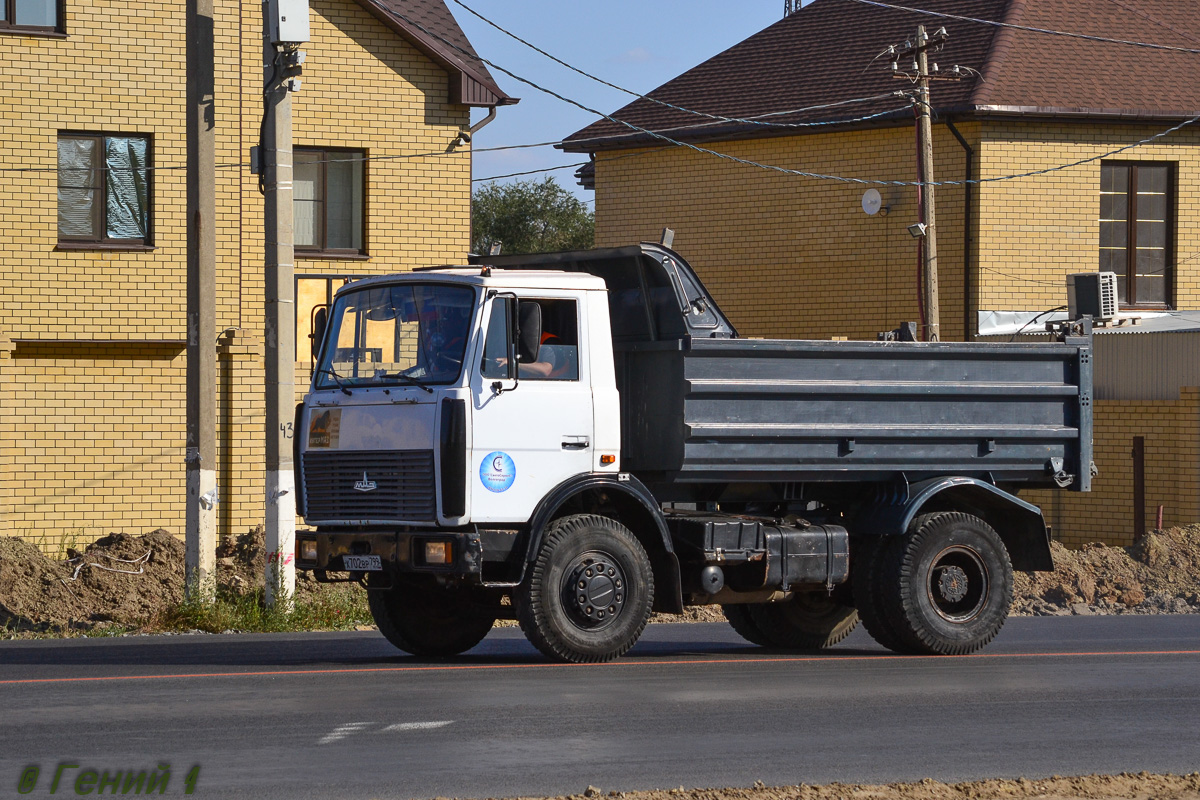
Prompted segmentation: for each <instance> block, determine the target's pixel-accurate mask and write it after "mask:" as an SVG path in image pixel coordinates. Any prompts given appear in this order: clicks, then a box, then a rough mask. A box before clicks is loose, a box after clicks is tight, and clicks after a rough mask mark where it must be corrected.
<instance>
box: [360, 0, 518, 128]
mask: <svg viewBox="0 0 1200 800" xmlns="http://www.w3.org/2000/svg"><path fill="white" fill-rule="evenodd" d="M356 2H357V3H358V4H359V5H360V6H362V7H363V8H365V9H366V10H367V11H369V12H370V13H371V14H372V15H373V16H374V17H375V18H376V19H378V20H379V21H380V22H382V23H383V24H384V25H386V26H388V27H389V28H391V29H392V30H393V31H395V32H396V33H398V34H400V35H401V36H403V37H404V38H405V39H407V40H408V41H410V42H412V43H413V44H414V45H415V46H416V47H417V48H418V49H419V50H421V52H423V53H425V55H427V56H429V57H430V58H432V59H433V60H434V61H436V62H437V63H439V64H441V65H442V66H443V67H445V68H446V69H447V70H448V71H449V72H450V75H451V82H450V99H451V100H452V101H453V102H458V103H462V104H463V105H468V106H498V105H499V106H503V105H512V104H513V103H516V102H517V99H516V98H513V97H509V96H508V95H506V94H505V93H504V92H503V91H502V90H501V89H500V87H499V86H498V85H497V84H496V81H495V79H494V78H493V77H492V75H491V73H490V72H488V69H487V67H486V66H485V65H484V63H483V62H482V61H480V60H479V54H478V53H476V52H475V48H473V47H472V46H471V42H470V41H469V40H468V39H467V35H466V34H465V33H463V31H462V28H460V27H458V22H457V21H455V19H454V15H453V14H451V13H450V9H449V8H447V7H446V3H445V2H444V0H356ZM464 51H465V52H464Z"/></svg>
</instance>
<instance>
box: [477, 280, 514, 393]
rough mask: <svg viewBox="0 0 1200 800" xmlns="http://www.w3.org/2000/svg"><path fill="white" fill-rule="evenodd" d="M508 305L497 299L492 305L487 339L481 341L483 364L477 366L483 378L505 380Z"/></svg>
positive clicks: (506, 374) (506, 372) (506, 371)
mask: <svg viewBox="0 0 1200 800" xmlns="http://www.w3.org/2000/svg"><path fill="white" fill-rule="evenodd" d="M507 360H508V304H507V303H503V302H501V301H500V300H499V299H497V300H495V301H494V302H493V303H492V314H491V316H490V317H489V319H488V327H487V338H485V339H484V340H483V363H481V364H480V365H479V368H480V372H481V374H482V375H483V377H485V378H505V377H507V376H508V368H507V367H506V366H505V362H506V361H507Z"/></svg>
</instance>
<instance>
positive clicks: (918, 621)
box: [881, 511, 1013, 655]
mask: <svg viewBox="0 0 1200 800" xmlns="http://www.w3.org/2000/svg"><path fill="white" fill-rule="evenodd" d="M909 531H910V532H909V534H908V535H907V536H905V537H903V538H902V539H900V540H899V541H897V542H896V544H895V545H894V546H893V547H890V548H888V550H887V552H886V555H885V563H884V564H883V565H882V570H881V571H882V575H881V578H882V587H883V590H884V592H885V594H884V596H883V600H884V610H885V612H886V614H887V617H888V620H889V621H890V622H891V624H892V628H893V630H894V631H895V634H896V636H897V639H898V641H899V645H900V649H901V650H903V651H906V652H910V653H925V654H933V655H965V654H967V653H973V652H975V651H976V650H979V649H980V648H982V647H983V646H984V645H986V644H987V643H988V642H990V641H991V640H992V639H993V638H995V636H996V634H997V633H999V632H1000V628H1001V627H1003V625H1004V621H1005V619H1007V618H1008V610H1009V606H1010V605H1011V604H1012V594H1013V571H1012V563H1011V562H1010V561H1009V557H1008V551H1007V550H1006V549H1005V547H1004V543H1003V542H1002V541H1001V540H1000V536H999V535H998V534H997V533H996V531H995V530H994V529H993V528H992V526H990V525H988V524H987V523H986V522H984V521H983V520H982V519H980V518H979V517H975V516H972V515H970V514H963V513H959V512H949V511H947V512H941V513H936V514H926V515H923V516H920V517H918V518H917V519H916V520H914V521H913V524H912V525H911V526H910V528H909Z"/></svg>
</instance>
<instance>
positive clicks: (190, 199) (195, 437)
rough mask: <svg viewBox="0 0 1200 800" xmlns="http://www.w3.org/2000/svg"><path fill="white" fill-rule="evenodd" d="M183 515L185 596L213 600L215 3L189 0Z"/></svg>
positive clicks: (208, 0) (214, 471) (214, 582)
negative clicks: (185, 404) (185, 442)
mask: <svg viewBox="0 0 1200 800" xmlns="http://www.w3.org/2000/svg"><path fill="white" fill-rule="evenodd" d="M186 30H187V54H186V60H187V237H188V238H187V446H186V450H185V453H186V455H185V462H186V466H187V510H186V513H185V520H186V523H185V524H186V530H185V532H184V539H185V545H186V549H185V561H184V563H185V568H186V569H185V573H186V591H187V594H188V596H189V597H191V598H194V599H199V600H204V601H211V600H212V599H213V598H214V597H215V594H216V567H217V500H218V494H217V315H216V284H217V269H216V263H217V262H216V242H217V235H216V216H217V215H216V180H217V170H216V148H215V140H216V125H215V116H216V113H215V112H216V108H215V106H216V97H215V93H214V79H213V74H214V67H213V49H214V41H213V0H187V24H186Z"/></svg>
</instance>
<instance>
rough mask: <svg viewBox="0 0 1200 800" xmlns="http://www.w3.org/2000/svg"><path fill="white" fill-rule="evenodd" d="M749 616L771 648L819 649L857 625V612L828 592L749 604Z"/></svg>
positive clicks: (848, 632)
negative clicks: (773, 601)
mask: <svg viewBox="0 0 1200 800" xmlns="http://www.w3.org/2000/svg"><path fill="white" fill-rule="evenodd" d="M750 619H752V620H753V621H754V624H755V625H756V626H757V628H758V629H759V630H760V631H762V635H763V637H764V638H765V639H766V640H767V641H768V642H769V644H770V646H772V647H781V648H784V649H787V650H819V649H820V648H822V647H832V646H833V645H835V644H837V643H838V642H840V641H841V640H842V639H845V638H846V637H847V636H849V635H850V632H851V631H852V630H854V629H855V628H856V627H857V626H858V611H856V610H855V609H854V607H853V606H844V605H842V604H841V603H839V602H837V601H836V600H834V599H833V598H832V597H830V595H829V593H828V592H825V591H815V592H797V593H796V594H795V596H793V597H792V598H791V599H790V600H785V601H783V602H781V603H763V604H761V605H754V606H750Z"/></svg>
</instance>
